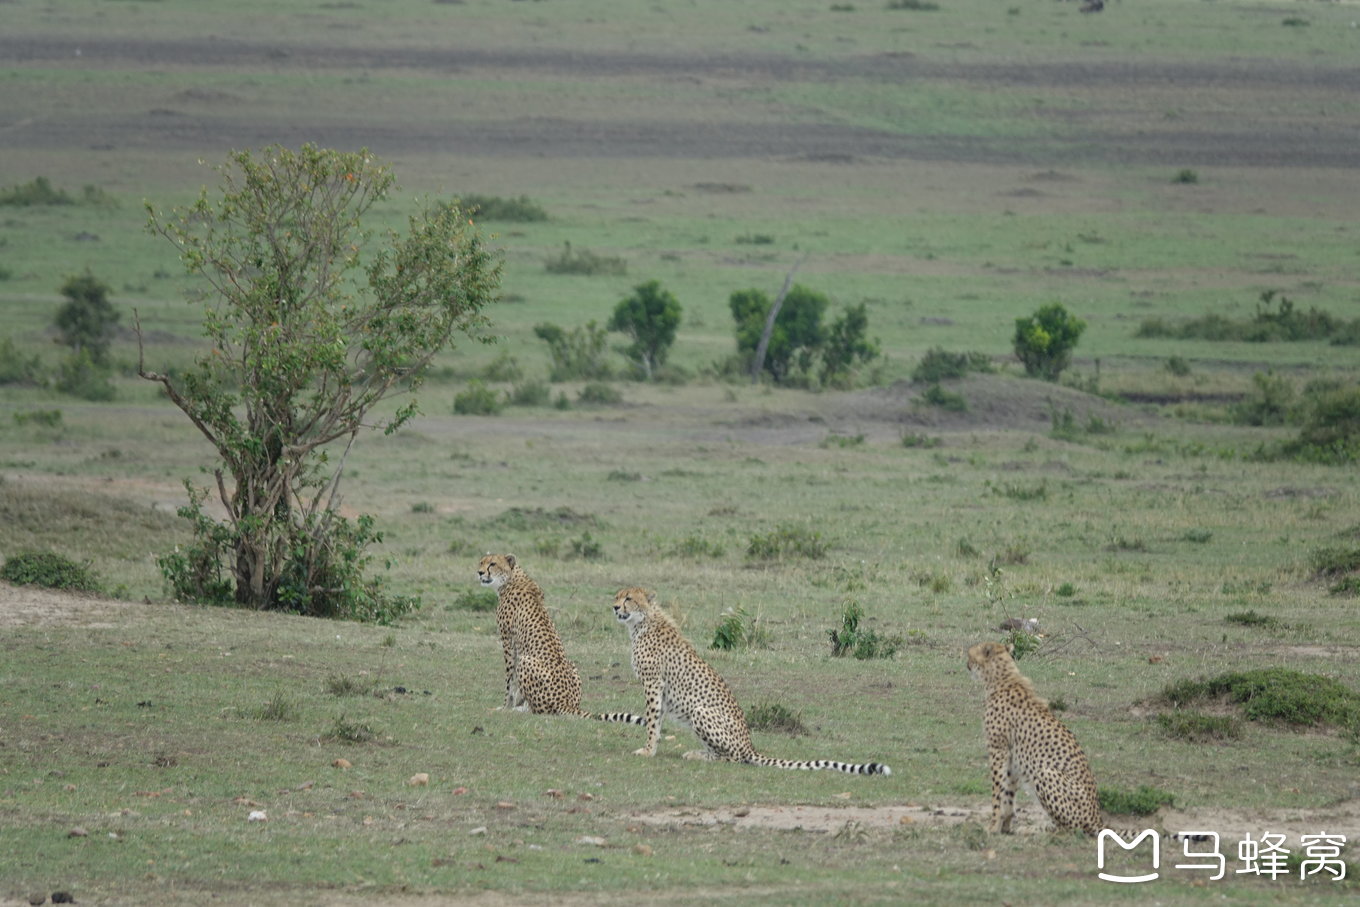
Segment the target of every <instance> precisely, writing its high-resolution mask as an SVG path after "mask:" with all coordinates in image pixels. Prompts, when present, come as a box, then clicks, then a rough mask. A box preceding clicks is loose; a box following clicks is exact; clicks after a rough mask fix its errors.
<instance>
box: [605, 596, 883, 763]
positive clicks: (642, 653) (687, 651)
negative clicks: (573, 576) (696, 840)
mask: <svg viewBox="0 0 1360 907" xmlns="http://www.w3.org/2000/svg"><path fill="white" fill-rule="evenodd" d="M614 616H615V617H617V618H618V620H619V622H620V623H622V624H623V625H624V626H625V627H627V628H628V635H629V637H630V639H631V642H632V654H633V673H635V674H636V675H637V677H638V679H639V680H641V681H642V688H643V692H644V693H646V696H647V714H646V722H647V745H646V746H644V747H642V748H641V749H639V750H636V753H637V754H638V755H640V756H654V755H656V747H657V744H658V743H659V742H660V740H661V720H662V719H663V718H665V717H667V716H669V717H670V718H672V719H674V720H675V721H677V722H679V723H681V724H687V725H689V726H690V727H691V729H693V731H694V733H695V734H696V735H697V736H698V737H699V739H700V740H701V741H703V743H704V746H705V749H703V750H697V751H694V752H689V753H686V754H685V758H686V759H712V760H719V761H724V762H744V763H746V764H748V765H765V766H771V767H774V768H790V769H826V768H829V769H835V770H836V771H839V772H848V773H850V774H856V775H891V774H892V769H890V768H888V766H886V765H884V764H882V763H880V762H866V763H862V764H852V763H848V762H836V761H833V760H830V759H816V760H812V761H809V762H795V761H793V760H791V759H772V758H770V757H768V756H762V755H760V754H759V753H757V752H756V751H755V747H753V746H752V745H751V731H750V730H749V729H748V728H747V726H746V716H745V715H744V714H743V713H742V711H741V706H739V705H737V700H736V698H735V697H733V695H732V691H731V690H729V689H728V687H727V684H726V683H724V682H723V679H722V677H720V676H718V672H717V671H714V670H713V668H711V667H710V666H709V665H708V663H707V662H705V661H704V660H703V659H702V658H700V657H699V653H698V652H696V651H695V649H694V646H693V645H691V644H690V642H689V640H687V639H685V637H684V636H683V635H682V634H681V633H680V628H679V627H677V626H676V625H675V622H674V621H673V620H671V618H670V616H669V615H667V614H666V613H665V612H664V611H662V610H661V607H660V606H659V605H658V604H657V602H656V595H655V594H654V593H652V592H650V591H648V590H646V589H640V588H636V587H634V588H628V589H621V590H619V593H618V594H617V595H616V596H615V597H614Z"/></svg>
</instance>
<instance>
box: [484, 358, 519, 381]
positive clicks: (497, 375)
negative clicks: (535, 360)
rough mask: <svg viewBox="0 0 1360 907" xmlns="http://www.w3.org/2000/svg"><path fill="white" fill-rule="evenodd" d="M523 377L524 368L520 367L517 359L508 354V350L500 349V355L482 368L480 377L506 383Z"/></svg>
mask: <svg viewBox="0 0 1360 907" xmlns="http://www.w3.org/2000/svg"><path fill="white" fill-rule="evenodd" d="M523 377H524V369H522V368H520V365H519V361H518V360H517V359H515V357H514V356H512V355H510V351H509V350H501V352H500V355H499V356H497V357H496V358H495V359H494V360H492V362H491V363H490V364H489V365H487V367H486V368H484V369H482V378H483V379H484V380H486V381H496V382H501V383H506V382H510V381H518V380H519V379H521V378H523Z"/></svg>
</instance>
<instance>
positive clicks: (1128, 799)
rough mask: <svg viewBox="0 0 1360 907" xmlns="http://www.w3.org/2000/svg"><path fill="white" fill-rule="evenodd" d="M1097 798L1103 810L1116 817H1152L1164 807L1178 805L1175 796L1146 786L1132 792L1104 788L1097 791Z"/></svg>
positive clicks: (1140, 786)
mask: <svg viewBox="0 0 1360 907" xmlns="http://www.w3.org/2000/svg"><path fill="white" fill-rule="evenodd" d="M1096 798H1097V799H1098V800H1099V801H1100V808H1101V809H1103V810H1105V812H1107V813H1113V814H1114V815H1116V816H1150V815H1152V814H1153V813H1155V812H1156V811H1157V810H1159V809H1161V808H1162V807H1163V806H1175V805H1176V798H1175V797H1174V796H1173V795H1171V794H1169V793H1167V792H1166V791H1164V790H1158V789H1157V788H1155V787H1148V786H1147V785H1145V784H1144V785H1139V787H1138V789H1137V790H1132V791H1126V790H1120V789H1118V788H1110V787H1102V788H1099V789H1098V790H1097V791H1096Z"/></svg>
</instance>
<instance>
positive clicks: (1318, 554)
mask: <svg viewBox="0 0 1360 907" xmlns="http://www.w3.org/2000/svg"><path fill="white" fill-rule="evenodd" d="M1308 560H1309V563H1310V564H1311V565H1312V568H1313V571H1314V572H1315V573H1317V574H1318V575H1319V576H1327V577H1334V576H1343V575H1345V574H1347V573H1354V572H1356V571H1357V570H1360V548H1352V547H1349V546H1347V545H1335V546H1330V547H1327V548H1318V549H1317V550H1315V551H1314V552H1313V553H1312V554H1311V555H1309V558H1308Z"/></svg>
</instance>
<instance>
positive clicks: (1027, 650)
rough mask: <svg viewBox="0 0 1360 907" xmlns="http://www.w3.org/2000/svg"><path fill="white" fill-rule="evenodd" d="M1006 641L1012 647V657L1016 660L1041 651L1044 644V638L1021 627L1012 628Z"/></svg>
mask: <svg viewBox="0 0 1360 907" xmlns="http://www.w3.org/2000/svg"><path fill="white" fill-rule="evenodd" d="M1006 642H1007V643H1008V644H1009V645H1010V647H1011V657H1012V658H1014V659H1015V660H1016V661H1019V660H1020V659H1022V658H1024V657H1025V656H1026V655H1032V654H1033V653H1035V652H1037V651H1039V649H1040V648H1041V647H1042V646H1043V644H1044V641H1043V639H1042V638H1041V637H1040V636H1039V635H1038V634H1037V633H1030V632H1028V631H1026V630H1020V629H1016V630H1011V631H1010V633H1009V634H1007V636H1006Z"/></svg>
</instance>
